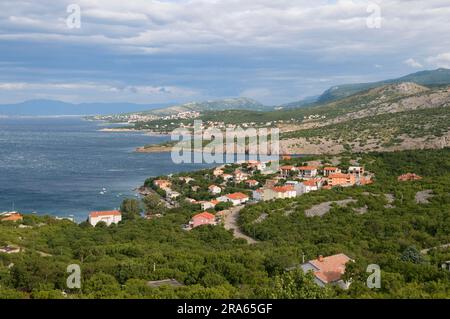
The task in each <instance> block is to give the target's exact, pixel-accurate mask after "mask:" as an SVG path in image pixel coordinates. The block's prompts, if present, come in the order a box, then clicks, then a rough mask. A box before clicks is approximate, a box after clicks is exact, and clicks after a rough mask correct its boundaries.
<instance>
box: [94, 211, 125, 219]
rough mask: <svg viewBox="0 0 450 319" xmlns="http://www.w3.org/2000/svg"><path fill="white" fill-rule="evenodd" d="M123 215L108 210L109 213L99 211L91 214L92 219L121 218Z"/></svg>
mask: <svg viewBox="0 0 450 319" xmlns="http://www.w3.org/2000/svg"><path fill="white" fill-rule="evenodd" d="M120 215H122V214H121V213H120V212H119V211H118V210H108V211H98V212H91V213H90V214H89V216H90V217H100V216H120Z"/></svg>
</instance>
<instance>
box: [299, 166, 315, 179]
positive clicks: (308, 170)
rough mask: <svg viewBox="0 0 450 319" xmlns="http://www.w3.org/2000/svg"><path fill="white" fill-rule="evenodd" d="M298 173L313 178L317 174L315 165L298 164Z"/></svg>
mask: <svg viewBox="0 0 450 319" xmlns="http://www.w3.org/2000/svg"><path fill="white" fill-rule="evenodd" d="M298 171H299V175H300V176H301V177H303V178H313V177H316V176H317V167H316V166H300V167H298Z"/></svg>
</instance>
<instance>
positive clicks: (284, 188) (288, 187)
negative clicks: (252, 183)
mask: <svg viewBox="0 0 450 319" xmlns="http://www.w3.org/2000/svg"><path fill="white" fill-rule="evenodd" d="M272 190H273V191H274V192H277V193H286V192H289V191H293V190H294V186H292V185H286V186H275V187H272Z"/></svg>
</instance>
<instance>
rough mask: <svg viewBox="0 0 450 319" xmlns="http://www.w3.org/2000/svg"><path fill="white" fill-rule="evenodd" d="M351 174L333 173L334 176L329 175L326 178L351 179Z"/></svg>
mask: <svg viewBox="0 0 450 319" xmlns="http://www.w3.org/2000/svg"><path fill="white" fill-rule="evenodd" d="M351 176H352V175H351V174H343V173H335V174H330V176H328V178H351Z"/></svg>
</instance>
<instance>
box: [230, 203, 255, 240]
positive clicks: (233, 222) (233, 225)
mask: <svg viewBox="0 0 450 319" xmlns="http://www.w3.org/2000/svg"><path fill="white" fill-rule="evenodd" d="M244 207H245V206H236V207H232V208H230V209H229V210H228V213H227V214H226V215H225V218H224V227H225V229H227V230H230V229H233V235H234V237H236V238H241V239H245V240H246V241H247V243H249V244H256V243H257V241H256V240H254V239H253V238H251V237H249V236H247V235H245V234H244V233H243V232H242V231H241V229H240V228H239V226H238V224H237V220H238V218H239V212H240V211H241V209H242V208H244Z"/></svg>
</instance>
